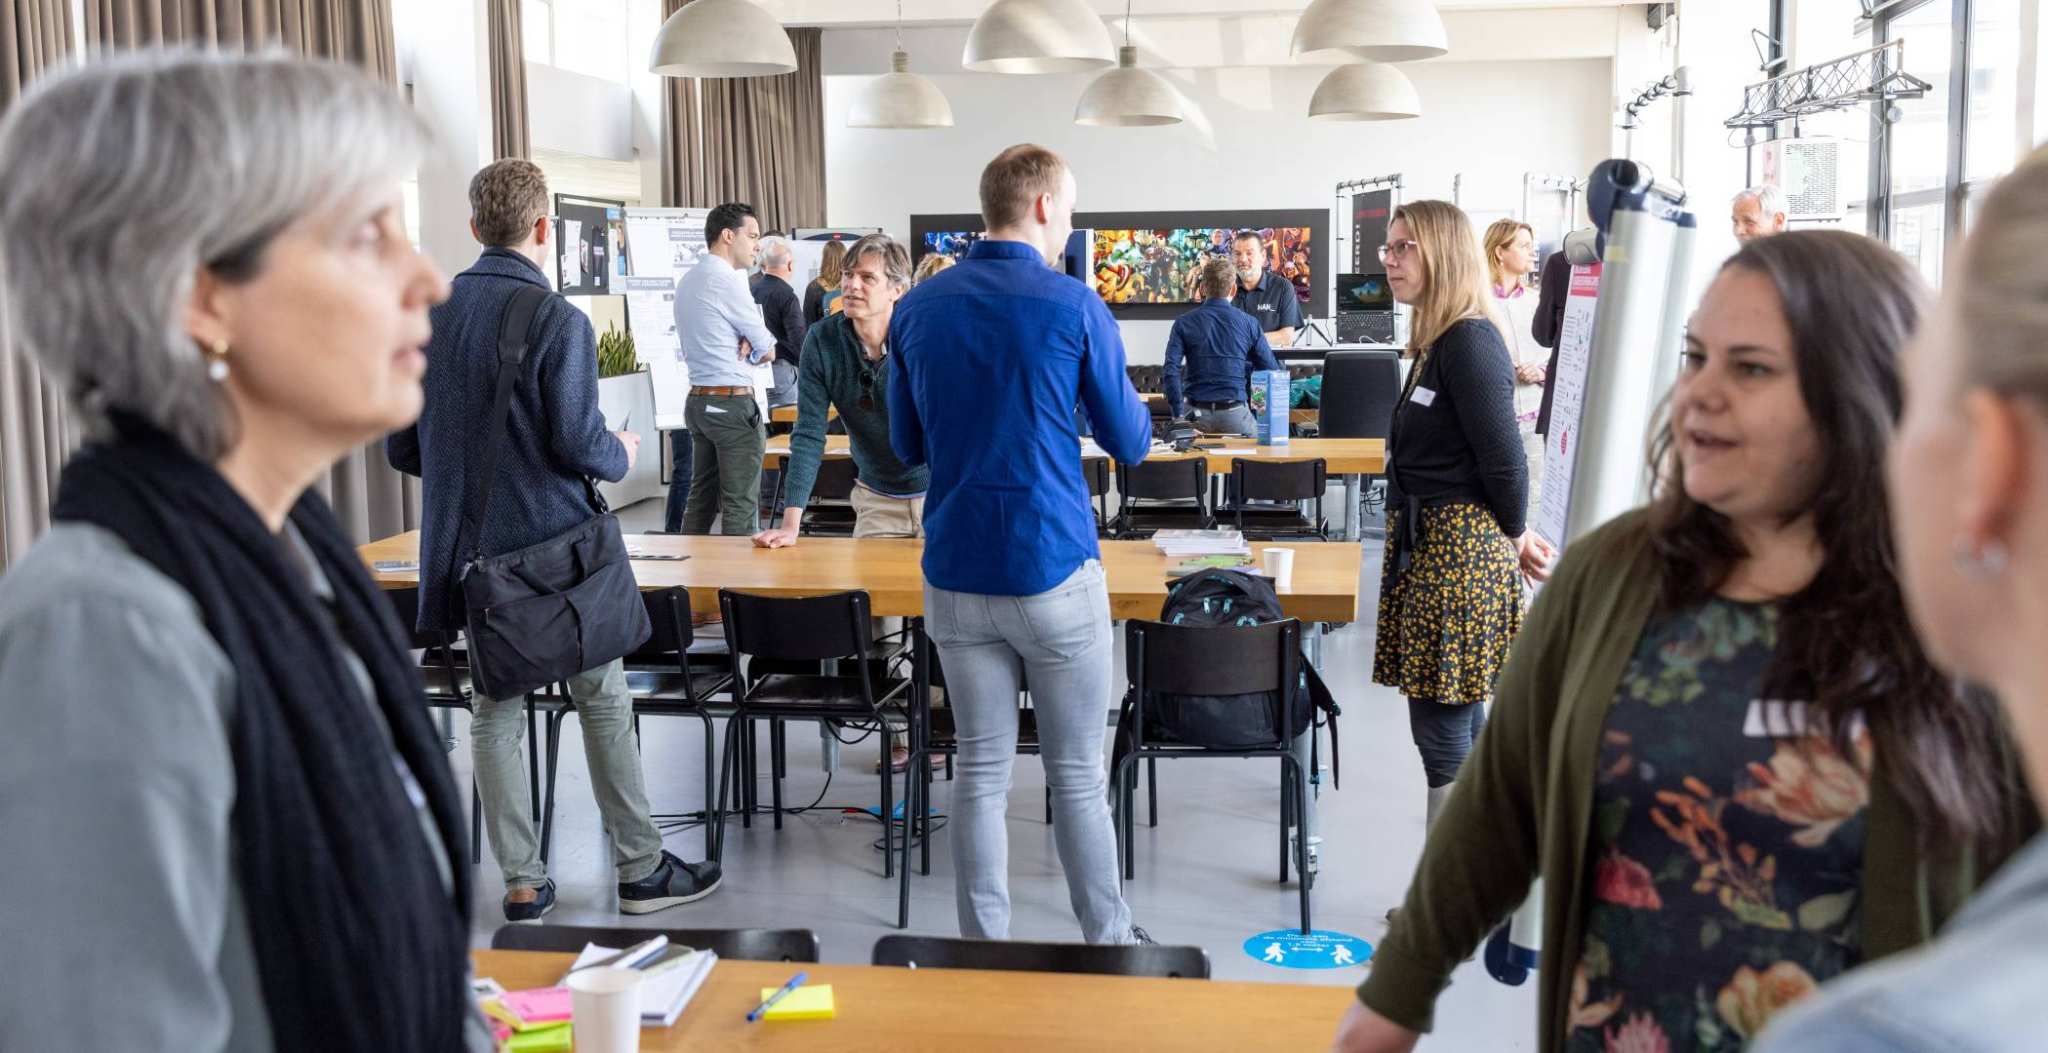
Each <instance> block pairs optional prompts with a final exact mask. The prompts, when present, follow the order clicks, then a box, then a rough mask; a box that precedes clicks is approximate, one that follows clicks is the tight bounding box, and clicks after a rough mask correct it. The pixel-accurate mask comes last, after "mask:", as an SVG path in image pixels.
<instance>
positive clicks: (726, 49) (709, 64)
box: [648, 0, 796, 77]
mask: <svg viewBox="0 0 2048 1053" xmlns="http://www.w3.org/2000/svg"><path fill="white" fill-rule="evenodd" d="M648 67H649V69H650V70H651V71H652V72H655V73H658V74H660V75H662V76H664V77H774V76H779V75H781V74H784V73H795V72H796V47H795V46H794V45H792V44H791V43H790V42H789V34H788V33H787V32H785V31H784V30H783V28H782V23H780V22H777V21H776V20H775V16H774V15H771V14H769V13H768V12H767V11H766V10H764V9H763V8H761V7H760V6H759V5H757V4H753V3H749V2H748V0H695V2H694V3H691V4H688V5H685V6H684V7H682V8H679V9H678V10H677V11H676V13H675V14H672V15H670V16H668V21H666V22H663V23H662V24H661V31H660V32H659V33H656V34H655V35H654V57H653V58H652V59H651V60H649V62H648Z"/></svg>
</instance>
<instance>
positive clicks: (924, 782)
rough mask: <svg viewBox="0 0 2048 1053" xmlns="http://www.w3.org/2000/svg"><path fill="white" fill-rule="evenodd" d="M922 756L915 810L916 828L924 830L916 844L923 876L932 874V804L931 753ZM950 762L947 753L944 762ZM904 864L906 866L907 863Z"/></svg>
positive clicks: (950, 758)
mask: <svg viewBox="0 0 2048 1053" xmlns="http://www.w3.org/2000/svg"><path fill="white" fill-rule="evenodd" d="M924 757H925V761H924V768H923V774H922V776H921V777H920V779H919V785H918V793H917V796H918V802H917V803H918V805H919V807H918V810H917V826H918V829H920V830H922V831H924V840H923V841H921V842H919V845H918V858H919V860H920V862H919V864H918V868H919V871H920V872H921V873H923V874H924V876H926V877H930V876H931V875H932V820H931V815H930V813H931V806H932V762H931V754H930V753H929V752H928V751H927V752H926V753H925V754H924ZM952 762H953V758H952V756H951V755H948V756H947V757H946V763H947V764H949V765H950V764H951V763H952ZM905 865H906V866H907V865H908V864H905Z"/></svg>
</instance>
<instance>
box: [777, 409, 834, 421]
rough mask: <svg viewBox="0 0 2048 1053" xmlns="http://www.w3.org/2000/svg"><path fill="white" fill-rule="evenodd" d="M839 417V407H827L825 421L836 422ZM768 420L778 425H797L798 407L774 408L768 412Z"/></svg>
mask: <svg viewBox="0 0 2048 1053" xmlns="http://www.w3.org/2000/svg"><path fill="white" fill-rule="evenodd" d="M838 416H839V407H837V406H826V407H825V419H826V420H835V419H837V418H838ZM768 419H769V420H771V421H774V422H775V423H777V424H795V423H796V407H795V406H775V407H772V408H770V409H769V410H768Z"/></svg>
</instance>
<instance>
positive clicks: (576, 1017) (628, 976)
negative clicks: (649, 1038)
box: [568, 968, 641, 1053]
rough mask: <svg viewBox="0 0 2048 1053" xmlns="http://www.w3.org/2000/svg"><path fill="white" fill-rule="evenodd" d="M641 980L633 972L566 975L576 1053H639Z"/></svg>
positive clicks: (594, 971) (589, 971) (581, 971)
mask: <svg viewBox="0 0 2048 1053" xmlns="http://www.w3.org/2000/svg"><path fill="white" fill-rule="evenodd" d="M640 980H641V974H640V973H638V972H635V971H634V970H632V969H611V968H601V969H579V970H577V971H576V972H573V973H570V974H569V983H568V987H569V1011H570V1017H571V1020H572V1021H573V1022H574V1023H573V1027H574V1030H575V1035H576V1053H639V1050H640Z"/></svg>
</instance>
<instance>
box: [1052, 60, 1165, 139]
mask: <svg viewBox="0 0 2048 1053" xmlns="http://www.w3.org/2000/svg"><path fill="white" fill-rule="evenodd" d="M1186 111H1187V104H1186V103H1185V102H1184V101H1183V100H1182V99H1181V96H1180V92H1178V91H1175V90H1174V89H1173V85H1171V84H1169V83H1167V82H1166V78H1164V77H1162V76H1160V75H1159V74H1157V73H1154V72H1152V71H1151V70H1149V69H1139V68H1138V49H1137V48H1133V47H1125V48H1121V49H1119V50H1118V51H1117V63H1116V68H1115V69H1113V70H1109V71H1108V72H1106V73H1104V74H1102V75H1101V76H1099V77H1097V78H1095V81H1094V83H1092V84H1089V85H1088V90H1087V91H1084V92H1082V93H1081V103H1080V105H1078V106H1076V107H1074V123H1075V124H1088V125H1096V126H1105V127H1117V128H1143V127H1149V126H1153V125H1160V124H1179V123H1180V122H1181V121H1183V120H1185V119H1186V118H1187V112H1186Z"/></svg>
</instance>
